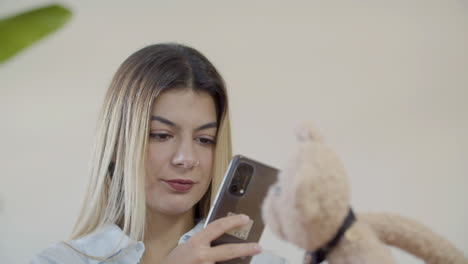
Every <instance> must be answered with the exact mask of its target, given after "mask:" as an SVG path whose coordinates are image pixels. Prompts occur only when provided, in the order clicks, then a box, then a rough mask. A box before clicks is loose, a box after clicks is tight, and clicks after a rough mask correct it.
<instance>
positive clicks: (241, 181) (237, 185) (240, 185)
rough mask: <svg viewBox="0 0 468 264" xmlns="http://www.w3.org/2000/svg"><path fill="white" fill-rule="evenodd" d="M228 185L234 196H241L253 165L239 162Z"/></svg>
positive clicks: (250, 175) (246, 185)
mask: <svg viewBox="0 0 468 264" xmlns="http://www.w3.org/2000/svg"><path fill="white" fill-rule="evenodd" d="M235 170H236V172H235V173H234V177H233V178H232V181H231V184H230V185H229V192H230V193H231V194H233V195H236V196H243V195H244V194H245V192H246V190H247V187H248V185H249V182H250V179H251V178H252V175H253V170H254V169H253V167H252V165H249V164H247V163H240V164H239V165H238V166H237V168H235Z"/></svg>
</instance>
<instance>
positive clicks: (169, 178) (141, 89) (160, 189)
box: [32, 44, 261, 264]
mask: <svg viewBox="0 0 468 264" xmlns="http://www.w3.org/2000/svg"><path fill="white" fill-rule="evenodd" d="M230 159H231V137H230V127H229V116H228V99H227V94H226V89H225V86H224V82H223V80H222V78H221V76H220V75H219V73H218V72H217V70H216V69H215V67H214V66H213V65H212V64H211V63H210V62H209V61H208V60H207V59H206V58H205V57H204V56H203V55H202V54H200V53H199V52H198V51H196V50H195V49H193V48H190V47H187V46H183V45H179V44H156V45H152V46H148V47H145V48H143V49H141V50H139V51H137V52H136V53H134V54H133V55H131V56H130V57H129V58H128V59H127V60H125V61H124V62H123V64H122V65H121V66H120V68H119V69H118V70H117V72H116V74H115V76H114V78H113V80H112V83H111V85H110V87H109V90H108V91H107V94H106V97H105V100H104V105H103V109H102V113H101V116H100V119H99V123H98V128H97V138H96V144H95V149H94V158H93V164H92V172H91V179H90V182H89V185H88V188H87V191H86V194H85V199H84V203H83V206H82V209H81V212H80V215H79V217H78V219H77V222H76V224H75V227H74V230H73V234H72V236H71V239H70V241H67V242H60V243H56V244H54V245H52V246H51V247H49V248H47V249H46V250H44V251H43V252H42V253H40V254H39V255H37V256H36V257H35V258H34V259H33V261H32V263H100V262H103V261H104V262H105V263H132V264H135V263H142V264H150V263H151V264H198V263H199V264H201V263H203V264H206V263H215V262H218V261H225V260H229V259H233V258H237V257H242V256H252V255H255V254H258V253H259V252H260V251H261V249H260V247H259V245H258V244H256V243H246V244H227V245H221V246H216V247H211V246H210V242H211V241H212V240H214V239H215V238H217V237H218V236H220V235H221V234H223V233H225V232H226V231H228V230H230V229H232V228H234V227H237V226H240V225H243V224H245V223H247V221H248V217H247V216H243V215H237V216H231V217H225V218H222V219H219V220H217V221H215V222H213V223H211V224H209V225H208V226H207V227H206V228H205V229H202V228H201V224H202V221H200V220H201V219H203V218H205V217H206V216H207V213H208V209H209V207H210V203H211V201H212V199H213V196H214V194H215V193H216V191H217V188H218V186H219V184H220V182H221V178H222V176H223V174H224V172H225V170H226V168H227V165H228V162H229V160H230ZM194 227H195V228H194ZM184 234H185V235H184ZM182 242H185V243H182Z"/></svg>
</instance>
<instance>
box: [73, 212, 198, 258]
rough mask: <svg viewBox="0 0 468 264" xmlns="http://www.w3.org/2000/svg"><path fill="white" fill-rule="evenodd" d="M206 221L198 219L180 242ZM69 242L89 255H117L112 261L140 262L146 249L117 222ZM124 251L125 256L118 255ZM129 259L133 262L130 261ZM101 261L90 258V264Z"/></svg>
mask: <svg viewBox="0 0 468 264" xmlns="http://www.w3.org/2000/svg"><path fill="white" fill-rule="evenodd" d="M204 222H205V221H204V219H202V220H201V221H198V223H197V224H196V225H195V227H194V228H192V229H191V230H190V231H188V232H187V233H185V234H184V235H182V236H181V237H180V239H179V242H178V244H182V243H185V242H186V241H187V240H188V239H189V238H190V237H192V236H193V235H194V234H195V233H197V232H199V231H200V230H202V229H203V225H204ZM68 244H69V246H71V247H72V248H75V249H76V250H79V251H81V252H82V253H84V254H86V255H89V256H93V257H99V258H107V259H109V258H113V257H116V258H115V259H116V261H115V262H110V263H138V262H139V261H140V258H141V256H143V253H144V251H145V245H144V244H143V242H142V241H135V240H133V239H131V238H130V237H129V236H127V235H126V234H125V233H124V232H123V231H122V229H121V228H120V227H119V226H117V225H116V224H109V225H106V226H104V227H103V228H100V229H99V230H98V231H96V232H94V233H91V234H88V235H86V236H84V237H81V238H78V239H75V240H72V241H69V242H68ZM123 252H124V253H125V255H124V256H118V255H120V254H122V253H123ZM129 260H131V262H128V261H129ZM101 262H102V261H100V260H94V259H89V263H90V264H98V263H101Z"/></svg>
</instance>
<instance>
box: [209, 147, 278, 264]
mask: <svg viewBox="0 0 468 264" xmlns="http://www.w3.org/2000/svg"><path fill="white" fill-rule="evenodd" d="M244 163H246V164H248V165H250V166H252V167H253V172H252V176H251V177H250V180H249V182H248V185H247V187H246V188H245V191H244V194H243V195H242V196H237V195H234V194H232V193H231V192H230V191H229V188H230V186H231V182H232V181H233V179H234V177H235V175H236V170H237V169H238V168H239V165H241V164H244ZM278 173H279V171H278V170H277V169H275V168H273V167H270V166H268V165H265V164H262V163H260V162H258V161H255V160H252V159H249V158H247V157H244V156H240V155H236V156H234V157H233V159H232V161H231V163H230V165H229V167H228V170H227V172H226V175H225V177H224V179H223V182H222V183H221V186H220V189H219V191H218V194H217V196H216V198H215V201H214V203H213V206H212V208H211V210H210V213H209V214H208V218H207V221H206V224H205V226H206V225H207V224H209V223H210V222H213V221H214V220H216V219H218V218H222V217H225V216H228V215H231V214H246V215H248V216H249V217H250V219H251V222H250V223H249V224H248V225H246V226H244V227H242V228H240V229H236V230H232V231H231V232H228V233H225V234H223V235H222V236H221V237H219V238H218V239H216V240H214V241H212V246H216V245H220V244H226V243H245V242H258V241H259V240H260V237H261V235H262V232H263V229H264V223H263V220H262V215H261V206H262V202H263V199H264V198H265V196H266V194H267V192H268V189H269V187H270V186H271V185H272V184H273V183H275V182H276V179H277V176H278ZM250 259H251V258H250V257H249V258H243V259H234V260H230V261H226V262H222V263H226V264H234V263H236V264H240V263H242V264H245V263H250Z"/></svg>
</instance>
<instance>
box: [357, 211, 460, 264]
mask: <svg viewBox="0 0 468 264" xmlns="http://www.w3.org/2000/svg"><path fill="white" fill-rule="evenodd" d="M358 217H359V219H361V220H363V221H365V222H367V223H368V224H369V226H370V227H371V228H372V229H373V230H374V232H375V233H376V234H377V236H378V237H379V239H380V240H382V241H383V242H384V243H386V244H388V245H391V246H395V247H398V248H400V249H402V250H404V251H407V252H409V253H411V254H413V255H415V256H417V257H419V258H421V259H423V260H425V261H426V263H430V264H436V263H441V264H442V263H443V264H451V263H453V264H468V260H467V259H466V258H465V256H464V255H463V253H462V252H461V251H460V250H458V249H457V248H456V247H455V246H453V245H452V244H451V243H450V242H449V241H447V240H446V239H444V238H443V237H441V236H440V235H438V234H436V233H434V232H433V231H431V230H430V229H429V228H427V227H425V226H424V225H422V224H420V223H418V222H416V221H413V220H411V219H408V218H405V217H402V216H399V215H394V214H378V213H367V214H360V215H359V216H358Z"/></svg>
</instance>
